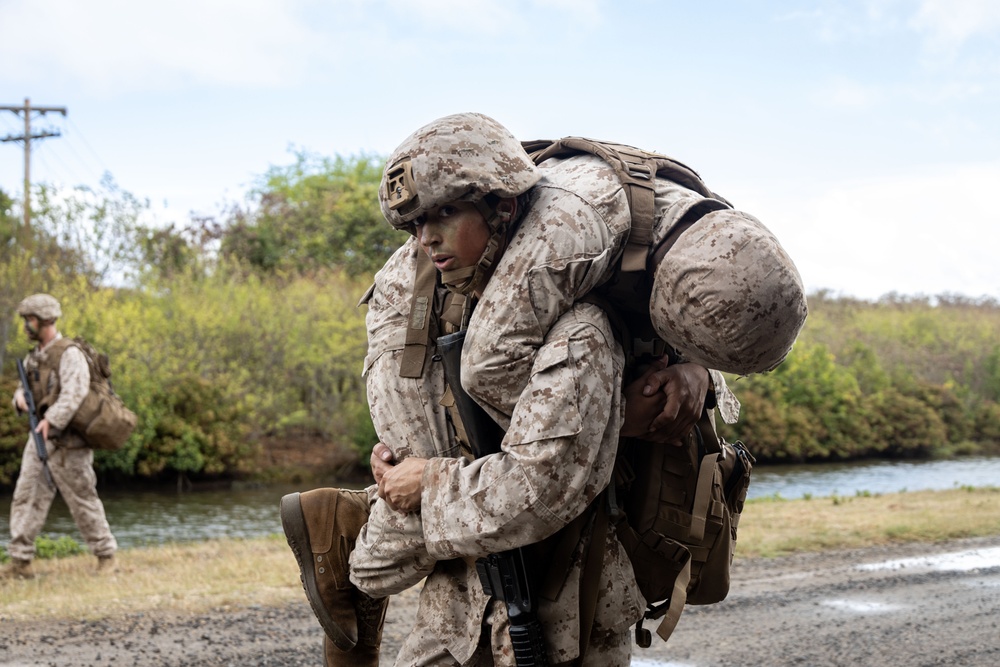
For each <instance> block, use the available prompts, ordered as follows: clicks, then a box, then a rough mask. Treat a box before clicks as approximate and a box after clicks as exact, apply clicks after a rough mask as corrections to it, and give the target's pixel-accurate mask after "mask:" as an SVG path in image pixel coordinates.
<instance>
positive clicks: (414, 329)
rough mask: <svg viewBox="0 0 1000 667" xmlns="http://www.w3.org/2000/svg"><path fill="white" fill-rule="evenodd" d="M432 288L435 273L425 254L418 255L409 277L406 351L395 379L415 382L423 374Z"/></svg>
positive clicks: (404, 349) (432, 300)
mask: <svg viewBox="0 0 1000 667" xmlns="http://www.w3.org/2000/svg"><path fill="white" fill-rule="evenodd" d="M436 287H437V269H436V268H435V266H434V263H433V262H431V258H430V257H428V256H427V253H425V252H419V251H418V253H417V269H416V271H415V275H414V277H413V298H412V299H411V300H410V320H409V323H408V325H407V327H406V347H405V348H403V358H402V359H401V360H400V362H399V377H404V378H418V377H420V376H421V375H423V374H424V361H425V360H426V359H427V348H428V346H429V345H430V326H431V317H433V315H434V312H433V311H434V290H435V288H436Z"/></svg>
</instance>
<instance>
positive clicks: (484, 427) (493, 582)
mask: <svg viewBox="0 0 1000 667" xmlns="http://www.w3.org/2000/svg"><path fill="white" fill-rule="evenodd" d="M464 342H465V330H462V331H459V332H457V333H453V334H448V335H447V336H441V337H440V338H438V339H437V347H438V353H439V354H440V355H441V361H442V364H443V365H444V377H445V380H446V381H447V382H448V387H449V388H451V393H452V394H453V395H454V397H455V407H456V409H457V410H458V414H459V415H460V416H461V418H462V425H463V426H464V427H465V432H466V435H468V436H469V440H470V442H469V446H470V447H471V448H472V452H473V454H475V456H476V458H479V457H482V456H486V455H488V454H495V453H497V452H499V451H500V441H501V440H503V430H502V429H501V428H500V426H499V424H497V423H496V422H495V421H493V419H492V418H490V416H489V415H488V414H486V411H485V410H483V408H482V407H481V406H480V405H479V404H478V403H476V402H475V401H473V400H472V397H471V396H469V395H468V394H467V393H466V392H465V390H464V389H462V374H461V366H462V345H463V343H464ZM476 572H478V573H479V581H480V583H481V584H482V585H483V591H484V592H485V593H486V594H487V595H490V596H492V597H495V598H498V599H500V600H503V602H504V605H506V607H507V619H508V621H509V623H510V627H509V631H510V641H511V644H512V645H513V647H514V662H515V663H516V664H517V667H548V665H549V659H548V655H547V654H546V653H545V643H544V641H543V639H542V625H541V623H539V621H538V616H537V614H536V612H535V605H534V601H533V599H532V595H531V586H530V584H529V581H528V572H527V568H526V567H525V562H524V554H523V553H522V549H520V548H517V549H510V550H508V551H504V552H502V553H498V554H490V555H489V556H486V557H485V558H480V559H478V560H477V561H476Z"/></svg>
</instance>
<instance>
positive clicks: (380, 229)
mask: <svg viewBox="0 0 1000 667" xmlns="http://www.w3.org/2000/svg"><path fill="white" fill-rule="evenodd" d="M381 178H382V160H380V159H376V158H374V157H371V156H367V155H360V156H358V157H354V158H343V157H340V156H338V157H336V158H333V159H330V158H325V157H320V156H318V155H315V154H310V153H306V152H299V153H297V154H296V161H295V163H294V164H292V165H289V166H285V167H272V168H271V169H270V170H269V171H268V172H267V173H266V174H265V175H264V176H263V177H262V179H261V182H260V183H259V185H258V186H257V187H256V188H255V190H254V191H253V199H254V200H255V202H254V203H253V204H251V206H250V207H248V208H247V209H245V210H243V209H237V210H234V211H232V212H231V213H230V218H229V220H228V224H227V226H226V229H225V231H224V232H223V238H222V252H223V254H227V255H233V256H236V257H239V258H241V259H243V260H245V261H248V262H250V264H251V265H253V266H255V267H256V268H258V269H262V270H265V271H276V270H285V271H289V270H290V271H294V272H297V273H308V272H311V271H315V270H320V269H328V268H332V267H339V268H341V269H343V270H344V271H345V272H347V274H348V275H351V276H357V275H361V274H370V273H374V272H375V271H377V270H378V269H379V268H380V267H381V266H382V264H383V263H385V260H386V259H388V257H389V256H390V255H391V254H392V252H393V251H395V250H396V248H398V247H399V245H400V244H401V243H402V241H403V235H402V233H401V232H397V231H395V230H393V229H392V228H391V227H390V226H389V225H388V224H387V223H386V222H385V220H384V219H383V217H382V214H381V211H380V210H379V206H378V186H379V183H380V181H381Z"/></svg>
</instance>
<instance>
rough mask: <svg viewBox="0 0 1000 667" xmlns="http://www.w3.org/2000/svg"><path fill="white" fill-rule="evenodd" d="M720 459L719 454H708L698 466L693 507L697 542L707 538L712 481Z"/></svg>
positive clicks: (692, 528)
mask: <svg viewBox="0 0 1000 667" xmlns="http://www.w3.org/2000/svg"><path fill="white" fill-rule="evenodd" d="M718 458H719V455H718V454H717V453H714V452H713V453H711V454H706V455H705V456H703V457H702V459H701V465H699V466H698V486H697V487H696V488H695V492H694V505H693V506H692V507H691V540H692V541H695V542H696V541H699V540H701V539H702V538H704V537H705V522H706V520H707V518H708V511H709V505H710V504H711V502H712V481H713V480H714V479H715V462H716V460H717V459H718Z"/></svg>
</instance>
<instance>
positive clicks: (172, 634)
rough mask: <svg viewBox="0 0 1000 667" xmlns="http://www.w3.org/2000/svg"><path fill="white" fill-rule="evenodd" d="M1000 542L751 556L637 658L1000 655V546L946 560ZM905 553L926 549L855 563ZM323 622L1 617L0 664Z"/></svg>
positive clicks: (316, 637) (216, 641) (394, 613)
mask: <svg viewBox="0 0 1000 667" xmlns="http://www.w3.org/2000/svg"><path fill="white" fill-rule="evenodd" d="M998 551H1000V535H998V536H995V537H991V538H978V539H970V540H956V541H950V542H946V543H941V544H906V545H896V546H880V547H873V548H867V549H857V550H849V551H828V552H824V553H819V554H799V555H794V556H788V557H783V558H774V559H742V560H739V561H737V562H736V564H735V565H734V568H733V586H732V590H731V592H730V595H729V597H728V598H727V600H726V601H724V602H722V603H720V604H716V605H711V606H706V607H688V609H687V610H686V611H685V612H684V615H683V616H682V617H681V620H680V623H679V624H678V627H677V630H676V631H675V633H674V636H673V637H672V638H671V640H670V642H669V643H667V644H664V643H662V642H660V641H659V639H658V638H655V637H654V643H653V646H652V647H651V648H649V649H636V650H635V652H634V656H633V665H635V666H642V667H652V666H653V665H664V666H665V665H670V667H678V666H681V665H683V666H691V667H694V666H705V667H708V666H709V665H713V666H715V665H718V666H725V665H733V666H735V665H741V666H742V665H774V666H780V665H808V666H810V667H821V666H825V665H830V666H839V665H851V666H856V665H880V666H881V667H902V666H903V665H906V666H907V667H911V666H914V665H927V666H930V665H949V666H954V665H966V666H973V667H980V666H981V667H986V666H990V667H992V666H994V665H997V664H1000V565H998V563H1000V558H993V559H992V560H991V561H987V562H986V563H985V564H979V565H978V566H971V567H967V566H956V567H949V566H947V563H954V562H956V559H955V558H953V557H949V554H958V553H966V552H973V553H978V554H995V553H997V552H998ZM925 557H926V558H925ZM904 559H924V560H909V561H907V562H904V563H902V564H898V565H897V566H896V567H873V568H871V569H862V568H859V567H858V566H860V565H863V564H879V563H885V562H887V561H898V560H904ZM935 559H937V560H935ZM942 562H943V563H945V565H942ZM973 565H975V564H973ZM416 609H417V593H416V591H407V592H406V593H404V594H402V595H400V596H397V597H396V598H394V599H393V601H392V603H390V605H389V613H388V618H387V623H386V629H385V635H384V643H383V659H382V665H386V666H387V665H391V664H392V658H393V656H394V655H395V653H396V651H397V650H398V648H399V646H400V644H401V642H402V639H403V637H404V636H405V635H406V633H407V631H408V630H409V628H410V626H411V624H412V619H413V617H414V615H415V613H416ZM647 627H650V625H647ZM652 627H653V628H655V624H652ZM321 633H322V631H321V630H320V628H319V625H318V624H317V623H316V621H315V619H314V618H313V616H312V613H311V611H310V610H309V606H308V604H307V603H306V602H305V598H304V597H303V599H302V601H301V602H298V603H294V604H290V605H286V606H283V607H247V608H243V609H225V610H221V609H220V610H217V611H214V612H212V613H209V614H201V615H193V616H192V615H178V614H175V613H168V612H163V613H160V612H146V613H142V614H130V615H127V616H122V617H111V618H105V619H102V620H98V621H83V620H64V621H48V622H45V623H25V622H19V621H18V622H13V621H5V622H4V623H2V624H0V667H29V666H36V665H39V666H40V665H52V666H60V665H80V666H98V667H105V666H108V665H115V666H117V665H136V666H140V665H142V666H144V665H157V666H161V665H162V666H168V665H169V666H175V667H186V666H191V667H196V666H199V667H200V666H202V665H206V666H207V665H259V666H262V667H263V666H274V667H292V666H297V665H321V664H322V655H321V641H322V634H321Z"/></svg>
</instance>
